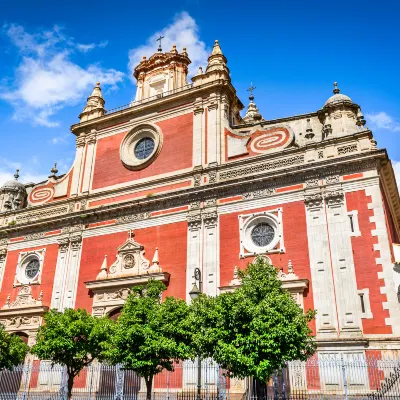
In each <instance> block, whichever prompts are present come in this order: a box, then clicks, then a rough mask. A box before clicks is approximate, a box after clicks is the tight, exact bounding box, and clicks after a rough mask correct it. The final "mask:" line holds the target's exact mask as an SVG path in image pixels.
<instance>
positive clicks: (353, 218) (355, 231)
mask: <svg viewBox="0 0 400 400" xmlns="http://www.w3.org/2000/svg"><path fill="white" fill-rule="evenodd" d="M347 216H348V218H349V231H350V236H361V232H360V227H359V225H358V211H357V210H355V211H348V212H347Z"/></svg>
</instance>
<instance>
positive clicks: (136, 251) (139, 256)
mask: <svg viewBox="0 0 400 400" xmlns="http://www.w3.org/2000/svg"><path fill="white" fill-rule="evenodd" d="M133 237H134V233H133V232H132V231H129V237H128V239H127V240H126V242H125V243H124V244H122V245H121V246H120V247H118V249H117V260H116V261H115V262H114V263H113V264H112V265H111V266H110V269H109V271H108V272H107V259H106V258H105V260H104V261H103V264H102V266H101V270H100V272H99V274H98V275H97V278H96V280H104V279H115V278H119V277H126V276H134V275H143V274H148V273H154V272H161V268H160V267H159V266H158V250H157V249H156V253H157V256H156V254H155V255H154V259H153V265H152V266H150V262H149V260H147V259H146V258H145V257H144V253H145V251H144V247H143V246H142V245H141V244H139V243H137V242H136V241H135V240H134V239H133ZM155 259H156V262H155Z"/></svg>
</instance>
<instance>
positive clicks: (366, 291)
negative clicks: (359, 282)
mask: <svg viewBox="0 0 400 400" xmlns="http://www.w3.org/2000/svg"><path fill="white" fill-rule="evenodd" d="M357 293H358V296H359V297H360V310H361V318H366V319H372V318H373V315H372V311H371V302H370V299H369V288H366V289H358V290H357ZM361 296H362V301H363V302H364V310H365V311H364V312H363V311H362V307H361Z"/></svg>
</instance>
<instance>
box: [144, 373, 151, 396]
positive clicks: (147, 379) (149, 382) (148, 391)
mask: <svg viewBox="0 0 400 400" xmlns="http://www.w3.org/2000/svg"><path fill="white" fill-rule="evenodd" d="M144 380H145V381H146V389H147V392H146V400H151V389H153V375H150V376H149V377H146V378H144Z"/></svg>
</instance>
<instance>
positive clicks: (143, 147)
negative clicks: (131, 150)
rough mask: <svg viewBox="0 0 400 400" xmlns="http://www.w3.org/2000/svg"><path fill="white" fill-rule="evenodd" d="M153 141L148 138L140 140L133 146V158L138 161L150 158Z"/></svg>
mask: <svg viewBox="0 0 400 400" xmlns="http://www.w3.org/2000/svg"><path fill="white" fill-rule="evenodd" d="M154 146H155V143H154V140H153V139H151V138H149V137H144V138H143V139H140V140H139V141H138V142H137V144H136V146H135V156H136V158H137V159H138V160H145V159H146V158H148V157H150V155H151V154H152V153H153V150H154Z"/></svg>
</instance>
